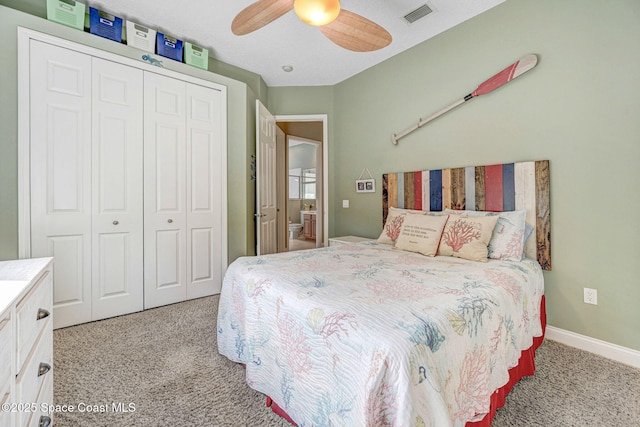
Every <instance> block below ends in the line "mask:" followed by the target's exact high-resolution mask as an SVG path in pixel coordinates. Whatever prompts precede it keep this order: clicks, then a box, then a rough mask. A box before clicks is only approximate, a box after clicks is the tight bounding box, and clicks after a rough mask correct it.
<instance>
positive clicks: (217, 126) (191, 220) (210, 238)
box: [186, 83, 227, 299]
mask: <svg viewBox="0 0 640 427" xmlns="http://www.w3.org/2000/svg"><path fill="white" fill-rule="evenodd" d="M186 89H187V112H186V114H187V122H186V125H187V171H188V172H187V262H188V268H187V299H192V298H199V297H203V296H206V295H213V294H216V293H219V292H220V288H221V286H222V276H223V274H224V268H225V267H226V264H225V265H224V266H223V265H222V264H223V262H224V261H225V260H223V255H222V254H223V253H224V252H225V249H226V247H223V246H226V244H227V241H226V239H223V238H222V223H223V218H222V215H223V206H222V200H223V197H222V194H223V191H224V190H225V189H224V188H223V185H224V182H225V180H224V179H223V176H222V174H223V170H224V168H223V167H222V165H223V164H224V163H226V161H227V159H226V156H225V155H224V153H225V150H224V147H223V140H222V137H223V135H222V132H221V129H222V123H221V122H220V121H221V120H222V113H221V108H223V106H224V104H223V102H222V94H221V93H220V91H218V90H214V89H211V88H206V87H203V86H199V85H195V84H191V83H187V87H186Z"/></svg>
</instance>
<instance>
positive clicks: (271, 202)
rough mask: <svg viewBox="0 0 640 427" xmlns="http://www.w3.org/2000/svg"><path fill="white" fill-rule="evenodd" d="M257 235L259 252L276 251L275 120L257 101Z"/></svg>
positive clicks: (262, 253) (263, 253) (257, 249)
mask: <svg viewBox="0 0 640 427" xmlns="http://www.w3.org/2000/svg"><path fill="white" fill-rule="evenodd" d="M256 117H257V123H256V209H257V212H256V237H257V248H256V251H257V253H258V255H266V254H272V253H276V252H277V251H278V246H277V197H276V194H277V193H276V173H277V169H276V161H277V155H276V119H275V117H274V116H273V114H271V113H270V112H269V110H267V109H266V107H265V106H264V105H262V103H261V102H260V101H259V100H256Z"/></svg>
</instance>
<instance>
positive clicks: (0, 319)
mask: <svg viewBox="0 0 640 427" xmlns="http://www.w3.org/2000/svg"><path fill="white" fill-rule="evenodd" d="M12 326H13V324H12V323H11V314H10V313H6V314H4V315H2V316H0V343H2V345H0V400H2V397H3V396H4V395H5V393H8V392H9V391H10V389H11V388H10V387H11V382H12V381H11V366H12V365H11V353H12V350H13V346H12V345H11V342H12V341H13V338H12V337H13V333H12ZM1 425H2V424H0V426H1Z"/></svg>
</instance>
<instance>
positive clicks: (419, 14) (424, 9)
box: [404, 3, 433, 24]
mask: <svg viewBox="0 0 640 427" xmlns="http://www.w3.org/2000/svg"><path fill="white" fill-rule="evenodd" d="M431 12H433V10H431V8H430V7H429V6H427V4H426V3H425V4H423V5H422V6H420V7H419V8H417V9H416V10H414V11H411V12H409V13H407V14H406V15H404V19H405V21H407V22H408V23H409V24H413V23H414V22H416V21H417V20H418V19H421V18H424V17H425V16H427V15H428V14H430V13H431Z"/></svg>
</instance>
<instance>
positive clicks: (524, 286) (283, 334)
mask: <svg viewBox="0 0 640 427" xmlns="http://www.w3.org/2000/svg"><path fill="white" fill-rule="evenodd" d="M387 203H389V201H388V200H387ZM400 204H402V203H400ZM396 206H397V202H395V201H394V202H391V203H389V206H387V211H386V212H385V227H384V230H383V233H382V234H381V236H380V238H379V239H378V240H372V241H370V242H362V243H356V244H346V245H339V246H332V247H328V248H320V249H313V250H306V251H298V252H288V253H281V254H274V255H266V256H258V257H242V258H239V259H237V260H236V261H235V262H233V263H232V264H231V265H230V266H229V268H228V270H227V272H226V275H225V279H224V283H223V288H222V292H221V295H220V300H219V309H218V319H217V340H218V350H219V352H220V353H221V354H222V355H224V356H226V357H227V358H229V359H230V360H232V361H235V362H238V363H241V364H244V365H245V367H246V381H247V384H248V386H249V387H251V388H253V389H255V390H257V391H259V392H261V393H264V394H265V395H266V396H269V401H271V400H272V401H273V402H274V406H275V407H276V408H278V410H279V413H281V414H283V415H284V416H286V417H287V418H288V419H289V420H290V421H292V422H294V423H295V424H297V425H299V426H437V427H446V426H465V425H466V426H470V425H481V424H473V423H474V422H475V423H485V424H483V425H490V423H491V419H492V418H493V414H494V413H495V410H496V407H499V406H501V405H502V404H503V403H504V395H506V393H508V391H509V389H510V388H511V386H512V385H513V384H514V383H515V382H517V380H518V379H519V378H520V377H521V376H522V375H523V373H521V372H520V373H519V372H517V370H518V366H519V365H520V367H522V365H527V367H526V369H525V372H524V374H527V375H529V374H532V369H533V368H532V365H533V355H534V354H535V348H536V347H537V346H538V345H539V344H540V342H541V340H542V337H543V334H544V323H545V321H544V280H543V273H542V270H543V268H542V267H541V265H540V262H539V260H536V259H532V258H535V254H534V255H533V256H532V257H531V258H527V257H523V256H522V253H523V249H524V244H525V234H526V233H525V222H524V219H523V220H522V222H521V223H518V227H520V228H519V229H511V230H509V227H511V226H513V224H512V222H514V221H512V220H513V218H514V217H516V216H517V217H518V218H520V216H522V218H525V217H526V215H527V214H526V209H523V210H517V212H518V213H517V214H516V213H512V214H506V213H504V214H503V213H491V212H484V211H483V212H470V211H464V212H452V211H451V210H447V209H446V208H447V206H448V205H447V204H445V205H443V206H442V209H441V211H440V212H437V213H436V212H433V211H430V210H429V209H425V207H421V209H417V210H415V209H406V205H405V207H401V208H397V207H396ZM412 207H413V206H412ZM463 207H464V206H463ZM547 207H548V205H547ZM534 211H535V209H534ZM398 217H402V220H403V221H400V222H404V224H401V227H400V228H399V229H398V230H396V231H393V227H392V223H393V221H394V218H398ZM505 218H507V219H506V220H505ZM397 222H398V221H396V223H397ZM474 224H475V225H474ZM478 224H480V225H478ZM396 225H397V224H396ZM467 225H468V226H470V227H471V228H472V229H473V230H475V231H474V232H476V237H478V239H477V240H483V239H484V247H485V249H484V250H485V252H484V257H482V255H480V258H479V259H475V258H474V257H476V255H474V253H473V252H465V251H466V250H467V249H466V248H467V247H466V246H465V245H466V243H465V244H464V245H461V244H460V242H459V241H460V239H459V236H460V233H461V230H465V229H464V227H463V226H467ZM461 227H462V228H461ZM473 227H476V228H473ZM478 227H479V228H478ZM483 227H484V228H483ZM529 228H530V227H529ZM534 228H535V227H534ZM509 232H511V234H512V237H513V235H514V234H515V233H521V234H522V235H521V236H520V237H518V238H517V239H518V242H519V246H518V245H516V246H517V247H516V249H515V251H516V252H515V254H516V255H517V256H516V259H513V256H504V254H505V253H506V254H507V255H508V254H509V253H511V254H512V255H513V253H514V252H513V251H514V248H513V247H512V246H510V245H511V243H512V241H513V240H514V239H513V238H511V243H509V242H510V241H507V240H505V239H504V237H505V236H506V235H507V234H508V233H509ZM456 233H457V235H456ZM487 233H488V234H487ZM472 234H473V233H472ZM499 234H500V235H499ZM547 237H548V236H547ZM394 238H395V239H394ZM420 239H422V241H420ZM500 239H502V241H501V240H500ZM536 239H537V238H536V233H535V229H534V230H533V240H534V241H535V240H536ZM389 240H390V241H389ZM436 240H437V241H436ZM467 241H470V240H469V239H467ZM473 244H475V243H473ZM434 245H435V246H434ZM481 246H482V245H480V247H481ZM537 246H538V247H539V245H537ZM505 251H506V252H505ZM509 251H511V252H509ZM518 251H519V252H518ZM470 254H471V255H470ZM473 259H475V260H473ZM524 359H527V360H526V361H525V362H526V363H523V360H524Z"/></svg>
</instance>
